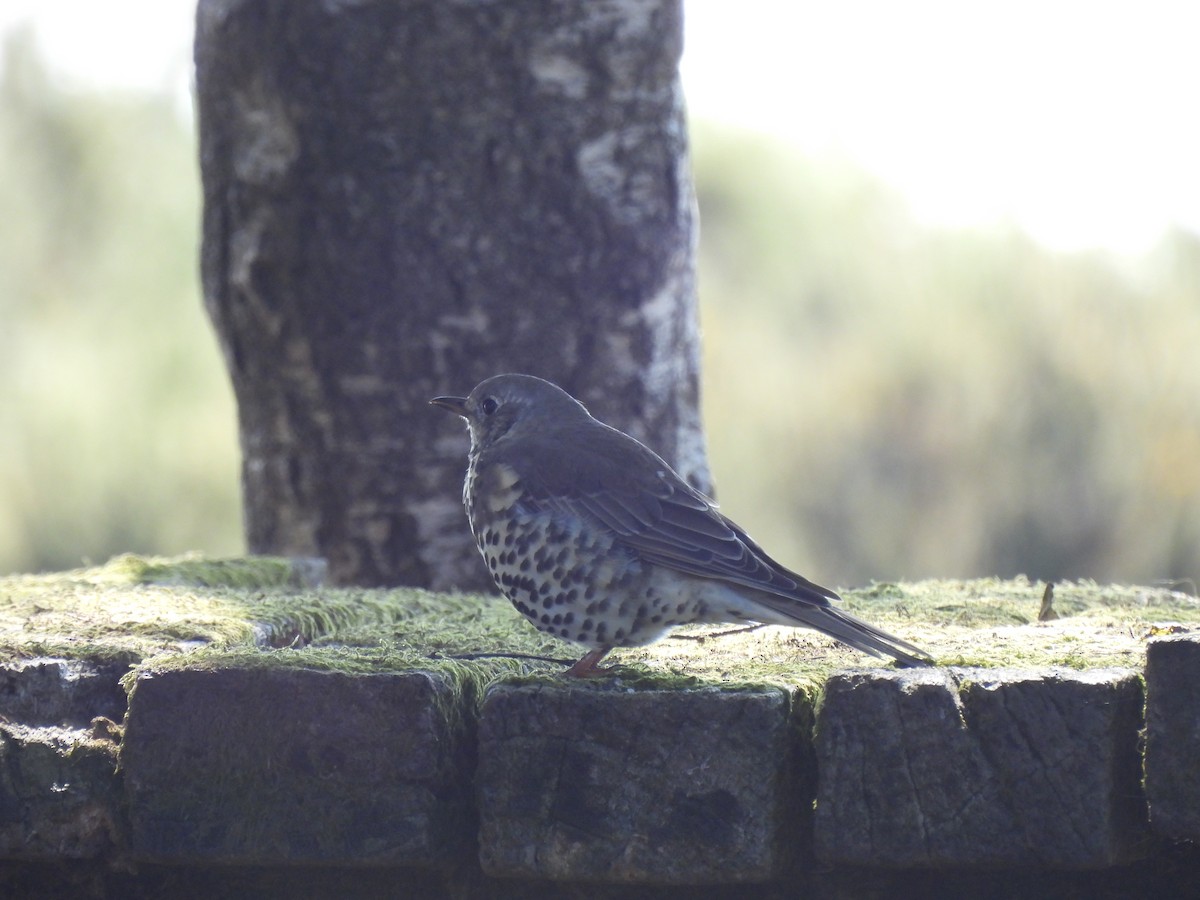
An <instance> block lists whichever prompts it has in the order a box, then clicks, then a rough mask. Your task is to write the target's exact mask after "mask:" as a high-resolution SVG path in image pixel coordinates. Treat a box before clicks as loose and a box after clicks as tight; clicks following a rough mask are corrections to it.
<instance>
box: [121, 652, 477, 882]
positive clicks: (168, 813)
mask: <svg viewBox="0 0 1200 900" xmlns="http://www.w3.org/2000/svg"><path fill="white" fill-rule="evenodd" d="M464 702H465V701H464V699H463V696H462V691H461V690H460V689H459V687H458V686H457V685H455V684H453V683H451V680H450V678H449V677H448V676H445V675H435V674H432V673H426V672H421V671H413V672H408V673H380V674H369V675H364V674H346V673H339V672H325V671H313V670H307V669H299V668H279V669H269V668H262V667H248V668H245V669H241V668H216V669H205V668H179V669H168V670H166V671H161V672H153V671H151V672H146V673H143V674H142V675H141V676H140V677H139V678H138V680H137V682H136V684H135V686H134V689H133V692H132V694H131V696H130V703H129V718H128V722H127V726H126V732H125V740H124V743H123V745H122V749H121V766H122V769H123V771H124V773H125V783H126V791H127V797H128V802H129V814H130V822H131V850H132V853H133V855H134V857H135V858H138V859H142V860H150V861H158V862H201V861H210V862H217V863H244V864H258V865H263V864H277V863H287V862H306V863H318V862H325V863H337V864H357V863H365V864H387V865H434V864H444V863H447V862H448V861H451V860H454V859H458V858H461V857H462V856H463V854H464V853H466V852H468V850H467V849H466V846H465V845H466V844H468V843H469V839H470V834H471V831H472V825H471V820H470V815H469V803H470V789H469V785H470V779H471V774H470V770H469V768H468V760H469V756H470V748H469V740H468V735H467V731H468V725H467V721H468V720H467V719H466V718H464V716H463V715H462V712H463V710H462V708H461V704H463V703H464Z"/></svg>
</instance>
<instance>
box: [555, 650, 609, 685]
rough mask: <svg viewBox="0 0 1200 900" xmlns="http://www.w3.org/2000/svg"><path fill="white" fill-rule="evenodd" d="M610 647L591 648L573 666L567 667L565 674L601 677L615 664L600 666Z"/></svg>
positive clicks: (577, 676) (571, 676)
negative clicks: (599, 663)
mask: <svg viewBox="0 0 1200 900" xmlns="http://www.w3.org/2000/svg"><path fill="white" fill-rule="evenodd" d="M608 651H609V648H608V647H600V648H599V649H597V650H589V651H588V652H587V653H585V654H584V655H583V658H582V659H581V660H579V662H577V663H575V665H573V666H571V668H569V669H567V671H565V672H564V673H563V674H564V675H566V676H567V677H568V678H600V677H601V676H604V675H607V674H608V673H609V672H611V671H612V670H613V669H614V668H615V666H598V665H596V664H597V663H598V662H600V660H602V659H604V655H605V654H606V653H608Z"/></svg>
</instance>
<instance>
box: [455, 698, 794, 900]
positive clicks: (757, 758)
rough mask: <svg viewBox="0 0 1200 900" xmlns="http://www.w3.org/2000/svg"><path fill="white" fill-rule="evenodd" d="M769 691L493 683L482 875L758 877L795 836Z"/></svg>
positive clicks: (487, 711) (775, 706) (485, 726)
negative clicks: (787, 835) (787, 837)
mask: <svg viewBox="0 0 1200 900" xmlns="http://www.w3.org/2000/svg"><path fill="white" fill-rule="evenodd" d="M792 703H793V699H792V697H791V696H790V695H789V693H788V692H786V691H784V690H779V689H766V690H746V691H721V690H673V691H663V690H632V691H631V690H624V689H621V688H620V687H619V684H618V685H617V686H603V687H601V686H596V685H580V686H574V685H561V686H560V685H551V684H521V685H507V684H500V685H496V686H493V687H492V688H491V689H490V690H489V691H488V692H487V694H486V696H485V699H484V702H483V708H482V713H481V717H480V732H479V775H478V796H479V812H480V850H479V852H480V859H481V861H482V864H483V869H484V871H485V872H486V873H488V874H489V875H494V876H501V877H508V878H539V879H553V880H556V881H565V880H570V881H583V882H651V883H661V884H696V883H700V884H703V883H720V882H737V881H762V880H766V879H768V878H770V877H772V876H773V875H775V874H777V873H778V872H779V871H780V870H781V869H782V868H783V867H784V864H785V860H784V859H783V858H782V856H781V853H783V852H786V848H787V847H788V844H787V842H785V841H784V840H783V837H784V836H785V834H794V833H795V829H796V827H797V819H798V818H799V816H800V812H801V810H802V808H803V806H804V804H803V803H799V802H797V797H796V791H795V784H796V781H797V777H798V773H797V771H796V765H797V761H798V760H800V759H802V758H803V753H802V750H801V749H799V748H798V747H797V742H798V741H803V740H807V735H806V733H805V732H804V731H802V730H801V729H798V728H796V727H795V721H796V718H795V717H796V715H797V714H796V713H794V712H793V710H792Z"/></svg>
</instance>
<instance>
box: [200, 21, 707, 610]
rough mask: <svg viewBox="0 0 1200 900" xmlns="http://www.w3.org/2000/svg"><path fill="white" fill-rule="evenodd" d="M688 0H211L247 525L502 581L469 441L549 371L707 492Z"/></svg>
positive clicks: (217, 316)
mask: <svg viewBox="0 0 1200 900" xmlns="http://www.w3.org/2000/svg"><path fill="white" fill-rule="evenodd" d="M681 28H682V11H681V0H624V2H618V0H553V2H545V0H543V2H533V0H509V2H503V3H486V2H480V0H477V2H453V0H404V2H387V3H384V2H348V0H343V2H333V0H323V2H320V0H240V2H238V0H200V2H199V10H198V14H197V29H196V87H197V94H198V106H199V131H200V157H201V172H202V176H203V182H204V237H203V251H202V276H203V283H204V295H205V302H206V305H207V307H208V310H209V313H210V315H211V317H212V319H213V322H214V324H215V327H216V330H217V332H218V335H219V337H220V340H221V343H222V346H223V349H224V351H225V358H226V361H227V363H228V366H229V369H230V373H231V375H232V379H233V386H234V391H235V393H236V395H237V400H238V416H239V425H240V432H241V444H242V453H243V470H242V472H243V475H242V477H243V491H244V502H245V519H246V530H247V538H248V544H249V547H250V549H251V551H253V552H256V553H282V554H291V555H318V556H324V557H326V558H327V559H328V560H329V567H330V575H331V579H332V580H333V581H334V582H335V583H341V584H361V585H390V584H419V585H427V586H431V587H435V588H445V587H451V586H459V587H479V586H483V585H484V584H486V583H488V579H487V574H486V570H485V569H484V568H483V566H482V565H481V563H480V561H479V560H478V559H477V554H476V552H475V549H474V546H473V544H472V543H471V540H470V535H469V532H468V529H467V523H466V519H465V516H464V514H463V511H462V509H461V506H460V502H459V497H460V493H461V482H462V475H463V471H464V469H465V465H466V448H467V441H466V432H465V429H463V428H462V426H461V423H456V422H453V421H450V417H448V416H446V414H445V413H444V412H442V411H439V410H435V409H430V408H429V407H428V405H427V401H428V400H429V398H430V397H433V396H435V395H438V394H447V393H449V394H465V393H466V392H467V391H469V390H470V388H471V387H473V386H474V385H475V383H476V382H478V381H480V380H482V379H483V378H485V377H487V376H489V375H494V374H497V373H499V372H505V371H510V372H512V371H518V372H519V371H523V372H528V373H531V374H535V375H540V376H542V377H545V378H549V379H551V380H552V381H555V382H557V383H558V384H560V385H562V386H563V387H564V388H565V389H567V390H568V391H570V392H571V393H573V394H575V395H576V396H577V397H579V398H580V399H581V400H582V401H583V402H584V403H585V404H587V405H588V407H589V408H590V409H591V411H592V412H593V414H595V415H597V416H598V417H599V418H601V419H604V420H606V421H608V422H610V423H611V424H613V425H616V426H617V427H620V428H622V429H625V430H627V431H630V432H631V433H633V434H635V435H636V436H638V437H639V438H641V439H643V440H644V441H646V442H647V443H648V444H650V445H651V446H652V447H654V448H655V449H656V450H658V451H659V452H660V453H662V454H663V455H664V456H665V457H666V458H667V459H668V460H671V461H672V462H673V463H675V464H676V465H677V466H678V468H679V469H680V471H681V472H682V473H683V474H684V475H685V476H687V477H689V478H690V479H691V480H692V481H693V482H694V483H696V484H697V485H698V486H700V487H701V488H704V489H707V488H708V486H709V485H708V472H707V463H706V458H705V453H704V444H703V436H702V432H701V427H700V419H699V412H698V387H697V382H698V334H697V327H696V319H695V301H694V273H693V250H694V244H695V218H694V212H693V197H692V186H691V180H690V172H689V168H688V159H687V144H686V133H685V126H684V117H683V101H682V95H681V91H680V85H679V80H678V73H677V64H678V59H679V54H680V51H681V40H682V38H681Z"/></svg>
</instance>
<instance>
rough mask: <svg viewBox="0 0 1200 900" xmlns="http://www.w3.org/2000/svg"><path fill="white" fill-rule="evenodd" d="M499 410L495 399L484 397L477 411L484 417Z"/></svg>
mask: <svg viewBox="0 0 1200 900" xmlns="http://www.w3.org/2000/svg"><path fill="white" fill-rule="evenodd" d="M499 408H500V402H499V401H498V400H497V399H496V398H495V397H484V398H483V402H482V403H480V404H479V409H480V411H481V412H482V413H483V414H484V415H485V416H490V415H491V414H492V413H494V412H495V411H496V410H497V409H499Z"/></svg>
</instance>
